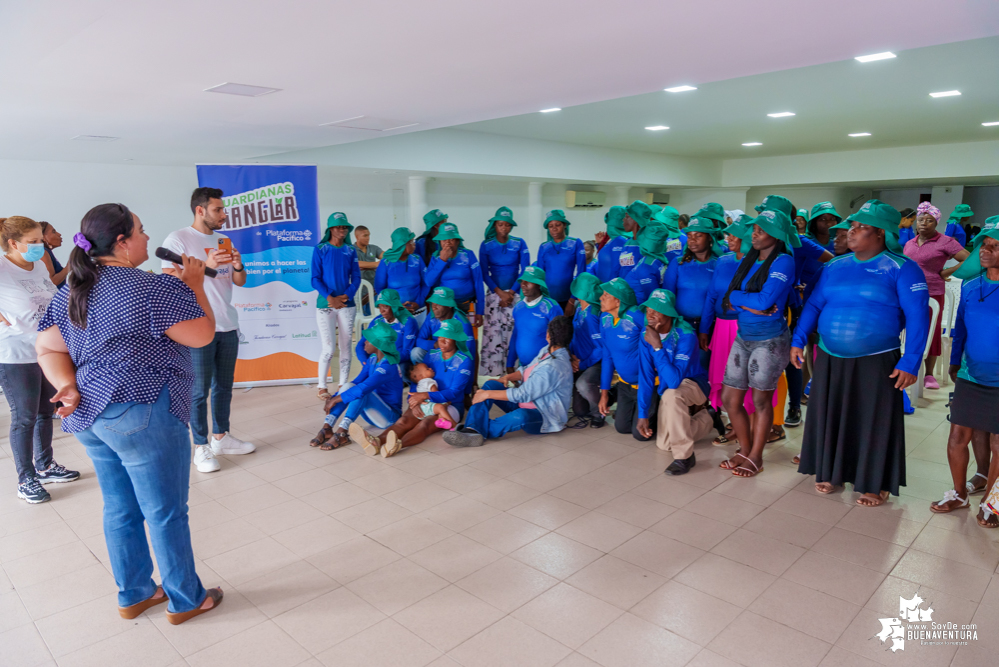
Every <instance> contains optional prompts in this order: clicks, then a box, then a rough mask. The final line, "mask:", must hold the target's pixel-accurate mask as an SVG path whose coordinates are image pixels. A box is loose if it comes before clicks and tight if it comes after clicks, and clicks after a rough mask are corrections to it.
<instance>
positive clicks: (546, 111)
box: [540, 107, 562, 113]
mask: <svg viewBox="0 0 999 667" xmlns="http://www.w3.org/2000/svg"><path fill="white" fill-rule="evenodd" d="M561 110H562V107H552V108H551V109H542V110H541V111H540V113H551V112H552V111H561Z"/></svg>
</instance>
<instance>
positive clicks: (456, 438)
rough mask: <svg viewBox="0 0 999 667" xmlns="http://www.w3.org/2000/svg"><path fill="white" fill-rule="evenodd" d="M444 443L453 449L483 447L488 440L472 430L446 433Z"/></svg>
mask: <svg viewBox="0 0 999 667" xmlns="http://www.w3.org/2000/svg"><path fill="white" fill-rule="evenodd" d="M444 442H446V443H447V444H449V445H451V446H452V447H481V446H482V445H484V444H486V439H485V438H483V437H482V435H481V434H479V433H476V432H475V431H472V430H464V429H463V430H460V431H457V430H456V431H445V432H444Z"/></svg>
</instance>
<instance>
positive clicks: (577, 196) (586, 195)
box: [565, 190, 607, 208]
mask: <svg viewBox="0 0 999 667" xmlns="http://www.w3.org/2000/svg"><path fill="white" fill-rule="evenodd" d="M606 201H607V193H605V192H580V191H578V190H566V191H565V207H566V208H600V207H601V206H603V205H604V202H606Z"/></svg>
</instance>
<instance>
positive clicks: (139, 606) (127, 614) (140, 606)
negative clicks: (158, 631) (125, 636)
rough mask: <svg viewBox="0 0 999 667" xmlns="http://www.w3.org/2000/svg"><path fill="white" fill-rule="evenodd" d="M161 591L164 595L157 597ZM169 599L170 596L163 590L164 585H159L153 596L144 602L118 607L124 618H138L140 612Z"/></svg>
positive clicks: (120, 614)
mask: <svg viewBox="0 0 999 667" xmlns="http://www.w3.org/2000/svg"><path fill="white" fill-rule="evenodd" d="M159 593H163V595H162V596H161V597H156V596H157V595H158V594H159ZM169 599H170V598H168V597H167V596H166V593H165V592H164V591H163V587H162V586H157V587H156V590H155V591H154V592H153V594H152V596H150V597H148V598H146V599H145V600H143V601H142V602H137V603H135V604H133V605H131V606H129V607H118V615H119V616H121V617H122V618H127V619H128V620H132V619H133V618H136V617H137V616H139V614H141V613H142V612H144V611H145V610H147V609H149V608H150V607H155V606H156V605H158V604H163V603H164V602H166V601H167V600H169Z"/></svg>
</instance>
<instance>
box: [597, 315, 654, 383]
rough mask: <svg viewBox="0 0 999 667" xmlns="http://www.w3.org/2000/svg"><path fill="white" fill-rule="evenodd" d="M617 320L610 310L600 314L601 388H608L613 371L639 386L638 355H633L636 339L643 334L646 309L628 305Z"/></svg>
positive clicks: (636, 346)
mask: <svg viewBox="0 0 999 667" xmlns="http://www.w3.org/2000/svg"><path fill="white" fill-rule="evenodd" d="M619 314H620V315H621V317H620V318H618V320H617V322H615V321H614V316H613V315H611V314H610V313H603V314H602V315H601V316H600V341H601V342H602V343H603V348H604V349H603V361H602V362H601V365H600V389H601V390H608V389H610V388H611V380H612V379H613V378H614V371H617V374H618V376H619V377H620V378H621V379H622V380H624V381H625V382H627V383H628V384H630V385H635V386H637V385H638V365H639V355H637V354H635V350H637V349H638V342H639V341H640V340H641V339H642V336H644V335H645V312H644V311H643V310H642V309H641V308H637V307H636V308H629V309H628V310H627V311H625V312H624V313H619Z"/></svg>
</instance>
